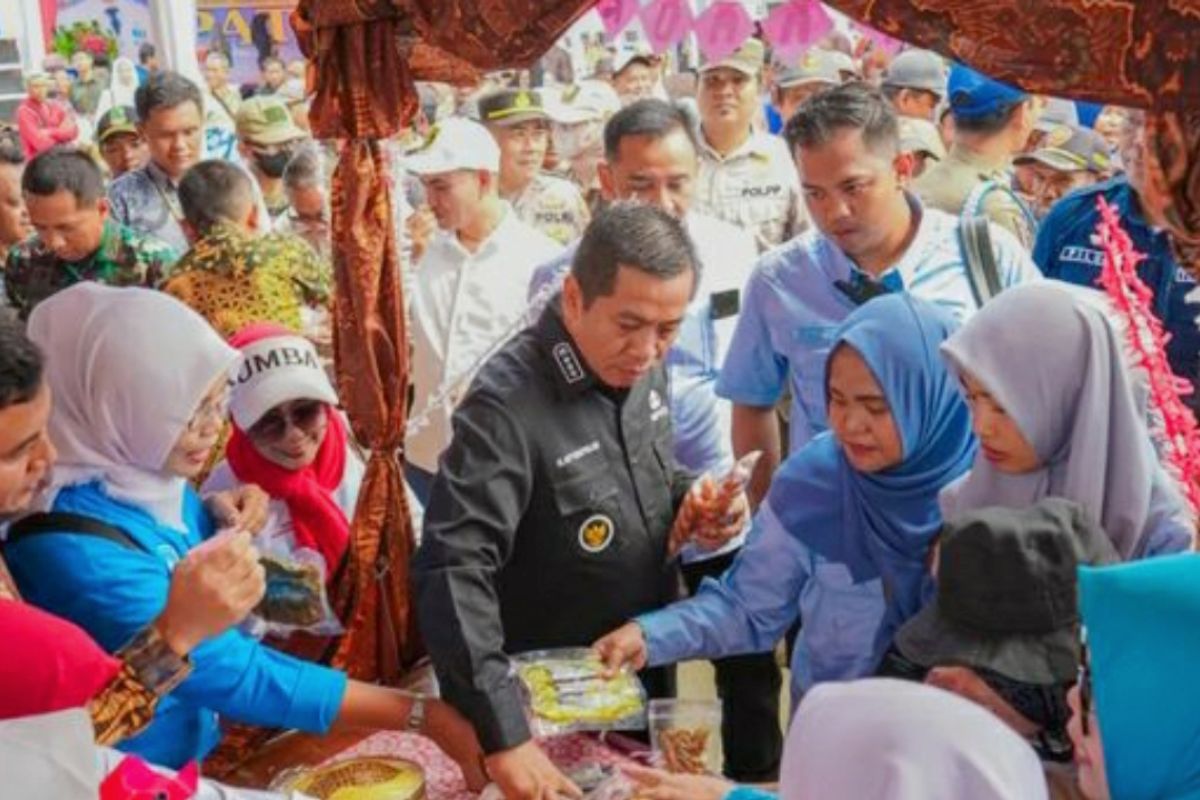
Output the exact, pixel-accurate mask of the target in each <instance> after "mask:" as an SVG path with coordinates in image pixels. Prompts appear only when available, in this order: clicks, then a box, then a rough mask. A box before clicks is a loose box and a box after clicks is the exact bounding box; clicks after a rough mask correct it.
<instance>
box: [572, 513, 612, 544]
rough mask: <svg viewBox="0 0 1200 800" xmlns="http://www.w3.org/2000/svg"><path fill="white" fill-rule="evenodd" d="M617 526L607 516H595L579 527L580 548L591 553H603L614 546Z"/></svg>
mask: <svg viewBox="0 0 1200 800" xmlns="http://www.w3.org/2000/svg"><path fill="white" fill-rule="evenodd" d="M615 534H616V526H614V525H613V521H612V517H610V516H608V515H607V514H594V515H592V516H590V517H588V518H587V519H586V520H584V521H583V524H582V525H580V526H579V546H580V547H582V548H583V549H584V550H586V551H587V552H589V553H603V552H604V551H605V550H607V549H608V547H609V545H611V544H612V541H613V536H614V535H615Z"/></svg>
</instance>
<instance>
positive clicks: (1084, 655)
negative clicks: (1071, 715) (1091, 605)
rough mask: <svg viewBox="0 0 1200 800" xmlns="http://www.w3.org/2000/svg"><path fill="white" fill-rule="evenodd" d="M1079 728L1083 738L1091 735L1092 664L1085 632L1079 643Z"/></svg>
mask: <svg viewBox="0 0 1200 800" xmlns="http://www.w3.org/2000/svg"><path fill="white" fill-rule="evenodd" d="M1077 685H1078V686H1079V728H1080V730H1081V731H1083V735H1084V736H1088V735H1090V734H1091V727H1092V723H1091V718H1092V664H1091V660H1090V659H1089V658H1088V646H1087V631H1086V630H1085V631H1083V632H1082V638H1081V640H1080V642H1079V680H1078V682H1077Z"/></svg>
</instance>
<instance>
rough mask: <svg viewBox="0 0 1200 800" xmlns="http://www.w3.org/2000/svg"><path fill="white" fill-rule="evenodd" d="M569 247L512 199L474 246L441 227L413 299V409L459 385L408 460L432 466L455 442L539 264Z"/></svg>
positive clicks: (410, 443)
mask: <svg viewBox="0 0 1200 800" xmlns="http://www.w3.org/2000/svg"><path fill="white" fill-rule="evenodd" d="M561 249H562V248H561V247H560V246H559V245H558V244H557V243H556V242H555V241H554V240H553V239H550V238H549V237H547V236H545V235H544V234H542V233H539V232H538V231H537V230H535V229H534V228H532V227H530V226H529V225H527V224H525V223H524V222H521V220H520V219H518V217H517V215H516V213H515V212H514V211H513V210H512V207H511V206H507V205H506V207H505V213H504V218H503V219H502V220H501V222H500V224H499V225H498V226H497V227H496V230H495V231H493V232H492V235H491V236H489V237H488V238H487V239H486V240H485V241H484V242H483V243H482V244H481V245H480V246H479V249H478V250H477V251H476V252H474V253H470V252H468V251H467V250H466V248H464V247H463V246H462V245H461V244H460V243H459V241H458V237H457V236H456V234H454V233H452V232H447V231H438V232H437V234H435V235H434V237H433V238H432V239H431V240H430V242H429V247H428V249H427V250H426V252H425V256H424V257H423V258H422V259H421V263H420V265H419V266H418V268H417V274H416V281H415V286H414V287H413V301H412V343H413V364H412V375H413V389H414V394H415V396H414V400H413V410H412V417H414V418H416V417H419V416H421V415H422V414H424V413H425V411H426V408H427V406H428V405H429V401H430V399H431V396H432V395H435V394H438V393H440V390H442V389H443V387H447V388H451V387H453V388H454V389H455V393H454V395H453V396H451V397H450V402H448V403H446V404H444V405H443V406H442V407H441V408H435V409H433V410H432V411H431V413H430V414H429V419H428V421H427V422H426V424H424V425H423V426H420V427H418V428H417V430H415V431H413V432H412V433H411V434H410V435H409V437H408V439H407V441H406V450H407V461H409V462H411V463H412V464H414V465H416V466H417V467H419V468H421V469H423V470H426V471H427V472H435V471H436V470H437V460H438V456H440V455H441V453H442V451H443V450H444V449H445V448H446V446H447V445H448V444H450V437H451V429H450V418H451V416H452V415H453V414H454V409H455V407H456V406H457V404H458V402H459V401H460V400H461V399H462V395H463V394H465V392H466V388H467V385H468V384H469V382H470V380H471V378H472V377H474V371H475V369H477V368H478V366H479V364H478V363H477V362H478V360H479V358H480V357H481V356H482V355H483V354H484V353H486V352H487V351H488V350H489V349H490V348H491V347H492V346H493V345H494V344H496V343H497V342H499V341H500V340H501V339H506V338H508V336H509V335H510V334H511V333H513V332H515V330H514V326H515V325H516V323H517V322H518V321H519V320H521V319H522V318H523V316H524V313H525V308H526V300H525V293H526V290H527V289H528V287H529V281H530V279H531V278H532V277H533V271H534V269H535V268H536V267H537V266H538V265H539V264H544V263H545V262H547V261H549V260H550V259H552V258H554V256H555V255H557V254H558V253H559V251H560V250H561Z"/></svg>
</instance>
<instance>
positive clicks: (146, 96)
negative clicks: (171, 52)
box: [133, 70, 204, 122]
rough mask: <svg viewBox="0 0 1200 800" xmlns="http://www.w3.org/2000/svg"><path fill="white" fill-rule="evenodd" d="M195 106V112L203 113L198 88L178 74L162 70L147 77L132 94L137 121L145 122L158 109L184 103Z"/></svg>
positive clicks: (202, 104)
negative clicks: (190, 103)
mask: <svg viewBox="0 0 1200 800" xmlns="http://www.w3.org/2000/svg"><path fill="white" fill-rule="evenodd" d="M189 101H190V102H192V103H195V104H196V110H197V111H200V112H203V111H204V98H203V96H202V95H201V94H200V87H199V86H197V85H196V84H194V83H192V82H191V81H190V80H188V79H187V78H185V77H183V76H182V75H180V74H179V73H178V72H171V71H169V70H163V71H160V72H155V73H153V74H151V75H150V76H148V77H147V78H146V80H145V82H143V83H142V85H141V86H139V87H138V88H137V91H135V92H134V93H133V104H134V105H135V106H137V114H138V119H140V120H142V121H143V122H145V121H146V120H148V119H150V113H151V112H153V111H157V110H158V109H160V108H175V107H177V106H181V105H183V104H184V103H187V102H189Z"/></svg>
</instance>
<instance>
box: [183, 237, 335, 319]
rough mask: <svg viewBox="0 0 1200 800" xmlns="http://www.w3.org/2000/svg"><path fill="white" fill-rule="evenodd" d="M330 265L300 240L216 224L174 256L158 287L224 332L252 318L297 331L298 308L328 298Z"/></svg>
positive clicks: (317, 303)
mask: <svg viewBox="0 0 1200 800" xmlns="http://www.w3.org/2000/svg"><path fill="white" fill-rule="evenodd" d="M329 282H330V276H329V270H328V267H327V266H326V264H325V262H323V261H322V260H321V258H320V257H319V256H318V255H317V254H316V252H315V251H313V249H312V248H311V247H309V246H308V245H307V244H306V243H305V242H304V241H303V240H302V239H300V238H298V237H296V236H290V235H286V234H280V233H269V234H266V235H264V236H255V235H253V234H251V233H247V232H246V231H243V230H242V229H240V228H237V227H236V226H233V225H228V224H219V225H217V226H215V227H214V228H213V229H212V230H211V231H209V233H208V234H207V235H206V236H204V237H203V238H202V239H200V240H199V241H197V242H196V244H195V245H194V246H193V247H192V249H191V250H189V251H188V252H187V254H186V255H184V257H183V258H181V259H180V260H179V263H178V264H177V265H176V268H175V270H174V273H173V275H172V277H171V279H170V280H168V281H167V282H166V283H165V284H164V285H163V287H162V288H163V291H165V292H167V293H168V294H171V295H174V296H175V297H177V298H178V299H180V300H182V301H183V302H184V303H187V304H188V305H189V306H191V307H192V308H193V309H194V310H195V311H196V312H197V313H199V314H200V315H201V316H203V317H204V318H205V319H207V320H208V322H209V324H210V325H212V326H213V327H214V328H216V329H217V331H218V332H219V333H220V334H221V335H222V336H225V337H229V336H232V335H233V334H235V333H237V332H238V331H239V330H240V329H241V328H243V327H245V326H246V325H249V324H250V323H252V322H276V323H279V324H280V325H286V326H287V327H289V328H292V329H293V330H296V331H299V330H301V323H302V320H301V316H300V309H301V308H302V307H303V306H304V305H305V304H306V303H307V304H312V305H324V304H325V303H327V302H328V301H329Z"/></svg>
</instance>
